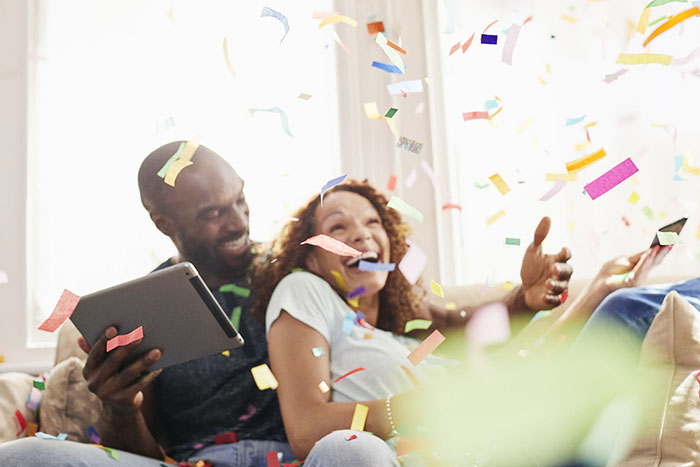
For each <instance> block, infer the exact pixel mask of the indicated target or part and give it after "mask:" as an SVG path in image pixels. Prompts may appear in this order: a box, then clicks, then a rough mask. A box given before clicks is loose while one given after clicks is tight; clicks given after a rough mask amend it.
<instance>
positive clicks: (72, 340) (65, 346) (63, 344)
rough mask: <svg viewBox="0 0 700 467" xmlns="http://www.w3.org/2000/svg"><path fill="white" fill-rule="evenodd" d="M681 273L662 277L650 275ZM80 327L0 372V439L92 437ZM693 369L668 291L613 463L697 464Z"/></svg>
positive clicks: (686, 329)
mask: <svg viewBox="0 0 700 467" xmlns="http://www.w3.org/2000/svg"><path fill="white" fill-rule="evenodd" d="M684 279H686V278H683V277H664V278H654V279H653V282H654V283H666V282H676V281H679V280H684ZM584 286H585V283H584V282H583V281H576V280H574V281H572V282H571V284H570V288H569V298H568V300H567V302H566V303H565V304H563V305H562V306H560V307H558V308H557V309H556V310H554V312H553V313H552V316H551V317H550V319H555V318H556V317H557V316H558V314H560V313H561V312H563V311H564V310H565V309H566V307H567V306H568V305H569V304H570V303H571V302H573V301H574V299H575V298H576V296H577V295H578V294H579V293H580V292H581V290H582V289H583V287H584ZM506 289H507V287H503V286H502V285H498V286H491V287H486V288H485V287H483V286H482V285H473V286H462V287H451V288H450V287H446V288H445V296H446V297H449V298H446V299H445V302H448V301H455V302H457V303H474V304H478V303H483V302H487V301H491V300H495V299H498V298H499V297H501V296H503V295H504V294H505V293H506ZM79 335H80V334H79V332H78V330H77V329H76V328H75V326H73V324H72V323H71V322H70V321H68V322H66V323H65V324H64V325H63V326H62V327H61V329H60V330H59V334H58V342H57V346H56V358H55V364H54V366H53V367H52V368H51V369H50V370H49V371H48V372H47V374H44V375H28V374H23V373H16V372H15V373H0V443H2V442H6V441H9V440H12V439H16V438H18V437H24V436H27V435H28V434H29V435H31V434H32V433H33V432H34V431H36V430H37V429H40V430H41V431H42V432H44V433H47V434H50V435H58V434H59V433H65V434H66V435H67V439H70V440H74V441H80V442H95V441H96V440H95V439H94V438H93V439H91V437H90V434H89V433H90V427H91V426H93V425H94V424H95V423H96V421H97V419H98V417H99V414H100V411H101V402H100V401H99V399H98V398H97V397H96V396H95V395H93V394H92V393H90V392H89V390H88V389H87V383H86V381H85V380H84V378H83V377H82V367H83V363H84V358H85V353H84V352H83V351H82V350H81V349H80V348H79V347H78V345H77V339H78V337H79ZM659 349H661V352H659ZM698 370H700V315H698V313H697V312H696V310H695V309H694V308H693V307H692V306H690V305H689V304H688V303H687V302H685V300H683V299H682V298H681V297H679V296H678V295H677V294H675V292H674V293H672V294H669V296H668V297H667V298H666V301H665V302H664V305H663V306H662V310H661V312H660V313H659V315H658V316H657V318H656V319H655V320H654V323H653V324H652V327H651V329H650V331H649V333H648V335H647V337H646V338H645V340H644V343H643V346H642V356H641V361H640V364H639V369H638V371H639V372H640V373H645V374H647V375H648V374H649V372H652V373H653V375H654V378H655V379H656V380H663V382H662V384H663V387H664V388H665V390H664V391H665V394H666V396H665V398H664V400H661V398H659V400H658V401H656V402H657V404H656V406H654V407H651V408H650V410H649V414H650V420H651V421H650V422H649V423H648V424H647V425H648V428H645V429H644V430H642V432H640V433H637V434H635V438H634V440H632V441H631V442H630V443H629V445H628V446H626V447H625V449H624V450H623V451H624V452H622V453H621V454H620V455H619V456H618V458H617V459H616V461H615V464H618V465H621V466H624V467H628V466H633V465H634V466H643V465H655V466H658V465H700V394H699V393H698V382H697V381H696V377H697V376H698V375H697V373H698ZM0 371H1V369H0ZM42 382H44V385H45V389H44V390H41V389H37V388H36V387H35V385H36V386H39V387H41V383H42ZM38 397H41V401H40V403H39V407H38V409H37V410H32V409H31V408H30V407H28V405H29V406H31V405H32V404H31V403H29V404H28V401H31V400H36V399H37V398H38ZM16 412H19V415H18V414H17V413H16ZM20 418H21V419H23V421H21V420H20Z"/></svg>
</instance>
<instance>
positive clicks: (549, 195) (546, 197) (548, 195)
mask: <svg viewBox="0 0 700 467" xmlns="http://www.w3.org/2000/svg"><path fill="white" fill-rule="evenodd" d="M565 186H566V180H557V181H556V183H555V184H554V186H553V187H552V189H551V190H549V191H548V192H547V193H545V194H544V196H542V197H541V198H540V201H549V200H550V199H552V198H553V197H554V195H556V194H557V193H559V192H560V191H561V190H562V189H563V188H564V187H565Z"/></svg>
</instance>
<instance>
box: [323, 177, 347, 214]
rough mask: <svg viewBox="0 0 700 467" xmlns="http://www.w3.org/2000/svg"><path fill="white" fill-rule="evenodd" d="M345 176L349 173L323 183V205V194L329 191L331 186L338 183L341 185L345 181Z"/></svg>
mask: <svg viewBox="0 0 700 467" xmlns="http://www.w3.org/2000/svg"><path fill="white" fill-rule="evenodd" d="M345 177H347V174H346V175H341V176H340V177H337V178H334V179H332V180H328V182H326V184H325V185H323V187H322V188H321V206H323V195H324V194H325V193H326V191H328V190H329V189H330V188H332V187H334V186H336V185H340V184H341V183H343V180H345Z"/></svg>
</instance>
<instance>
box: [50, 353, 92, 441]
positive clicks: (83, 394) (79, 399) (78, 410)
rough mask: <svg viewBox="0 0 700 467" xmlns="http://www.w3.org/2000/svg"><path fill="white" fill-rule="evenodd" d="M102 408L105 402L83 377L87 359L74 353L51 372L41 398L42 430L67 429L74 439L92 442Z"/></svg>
mask: <svg viewBox="0 0 700 467" xmlns="http://www.w3.org/2000/svg"><path fill="white" fill-rule="evenodd" d="M101 411H102V402H100V399H99V398H98V397H97V396H96V395H95V394H93V393H92V392H90V390H89V389H88V387H87V381H85V378H83V361H82V360H80V359H79V358H77V357H70V358H68V359H66V360H64V361H62V362H61V363H59V364H58V365H56V366H55V367H54V368H53V369H52V370H51V372H50V373H49V377H48V379H47V382H46V391H44V397H43V398H42V400H41V410H40V411H39V417H40V419H41V425H40V426H41V431H43V432H44V433H48V434H51V435H54V436H55V435H57V434H59V433H66V434H67V435H68V439H70V440H73V441H81V442H91V441H90V439H89V438H88V436H87V430H88V427H90V426H95V423H97V420H98V418H99V416H100V412H101Z"/></svg>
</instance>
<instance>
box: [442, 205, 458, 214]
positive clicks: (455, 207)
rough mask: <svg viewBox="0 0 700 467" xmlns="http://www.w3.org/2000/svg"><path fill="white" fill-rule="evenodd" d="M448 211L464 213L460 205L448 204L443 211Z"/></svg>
mask: <svg viewBox="0 0 700 467" xmlns="http://www.w3.org/2000/svg"><path fill="white" fill-rule="evenodd" d="M448 209H456V210H458V211H459V212H462V206H460V205H459V204H453V203H447V204H443V205H442V210H443V211H447V210H448Z"/></svg>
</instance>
